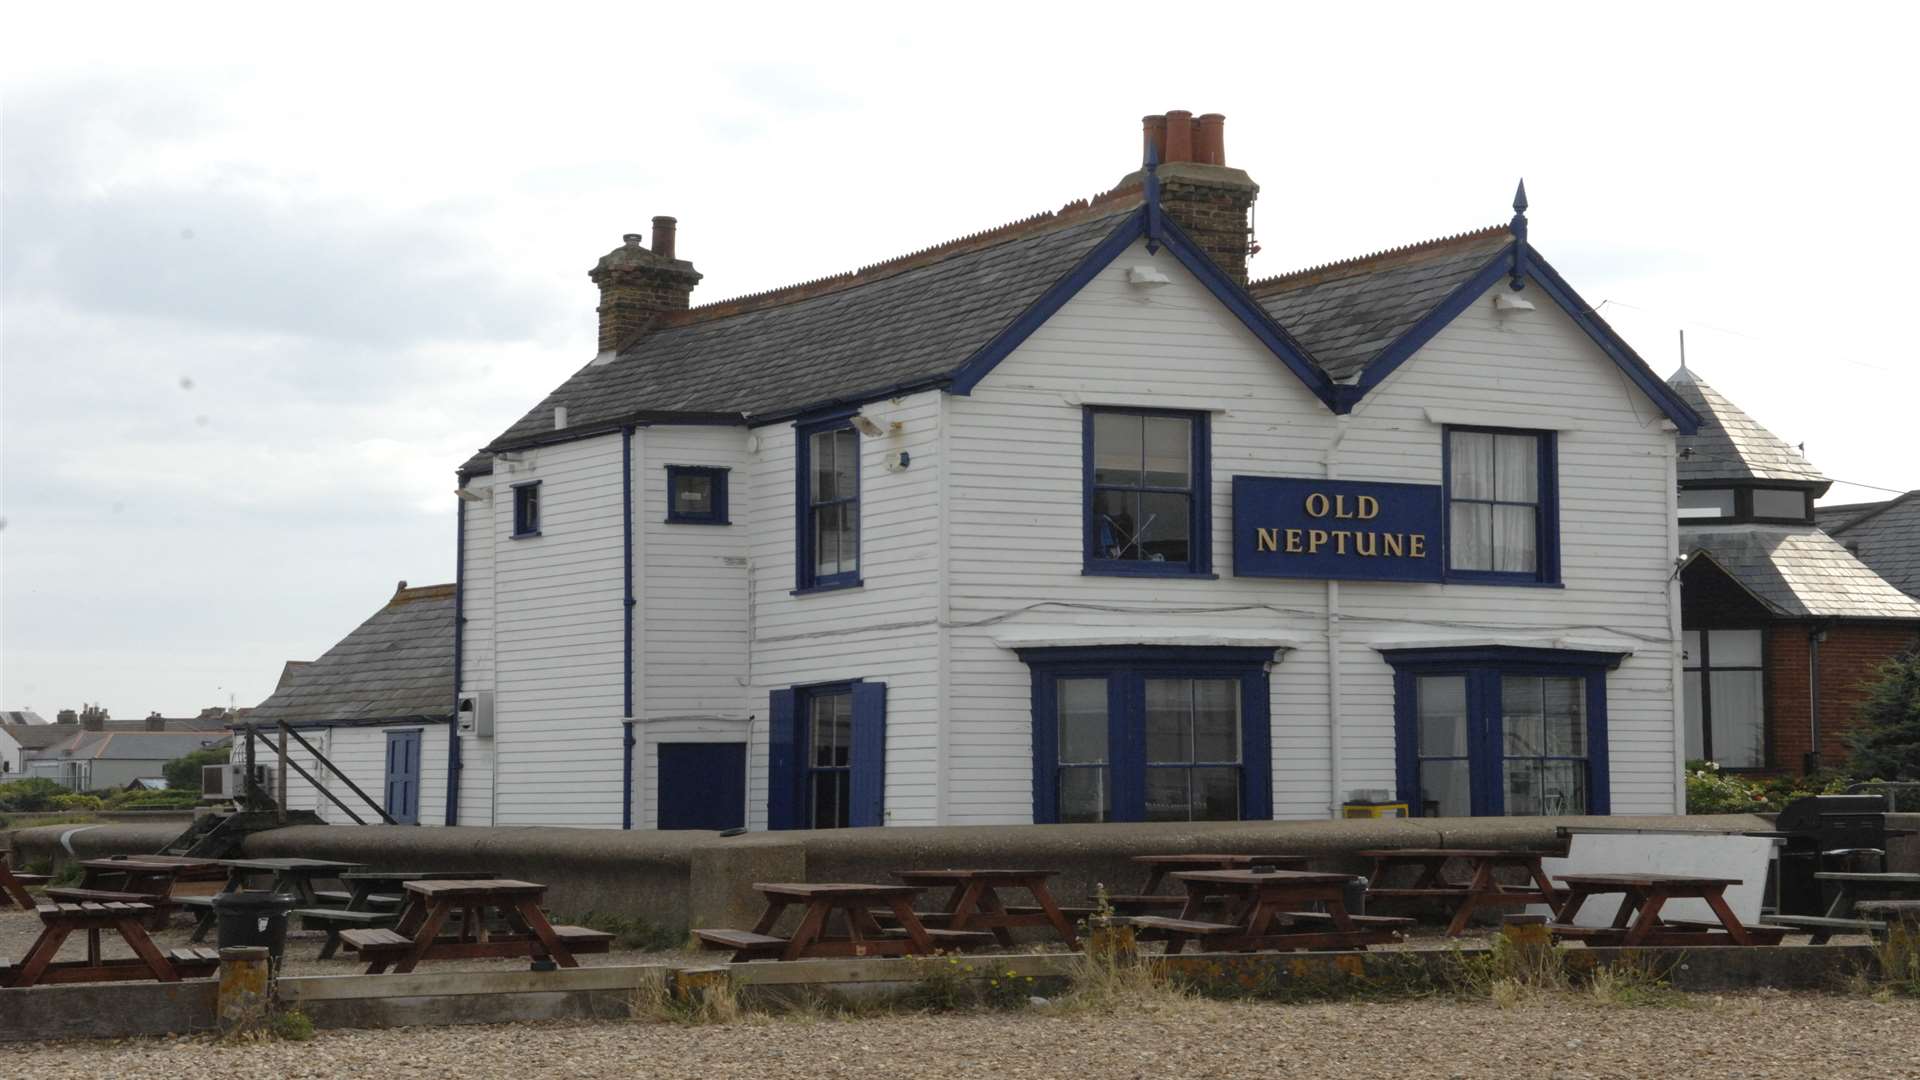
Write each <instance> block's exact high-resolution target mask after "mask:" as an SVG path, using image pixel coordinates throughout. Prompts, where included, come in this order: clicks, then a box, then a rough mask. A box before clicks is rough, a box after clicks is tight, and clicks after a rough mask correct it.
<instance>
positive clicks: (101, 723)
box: [80, 705, 107, 731]
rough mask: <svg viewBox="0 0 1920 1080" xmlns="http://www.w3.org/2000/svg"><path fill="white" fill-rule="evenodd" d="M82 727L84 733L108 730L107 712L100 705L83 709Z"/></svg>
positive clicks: (81, 713) (81, 714) (81, 711)
mask: <svg viewBox="0 0 1920 1080" xmlns="http://www.w3.org/2000/svg"><path fill="white" fill-rule="evenodd" d="M80 727H81V729H82V730H84V731H105V730H107V710H105V709H103V708H101V707H100V706H98V705H89V706H87V707H86V708H84V709H81V710H80Z"/></svg>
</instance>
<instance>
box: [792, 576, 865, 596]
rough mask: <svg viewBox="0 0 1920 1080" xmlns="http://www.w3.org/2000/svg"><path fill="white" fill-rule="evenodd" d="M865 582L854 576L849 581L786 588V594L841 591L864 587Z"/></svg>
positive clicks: (802, 594) (805, 594) (808, 594)
mask: <svg viewBox="0 0 1920 1080" xmlns="http://www.w3.org/2000/svg"><path fill="white" fill-rule="evenodd" d="M835 576H836V577H837V576H839V575H835ZM866 584H867V583H866V581H865V580H863V579H861V578H857V577H856V578H854V579H852V580H851V581H834V582H829V583H828V584H825V585H809V586H807V587H806V588H804V589H788V590H787V595H788V596H813V595H816V594H818V593H828V592H843V591H845V590H847V589H860V588H865V587H866Z"/></svg>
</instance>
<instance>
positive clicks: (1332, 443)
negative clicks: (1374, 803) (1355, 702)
mask: <svg viewBox="0 0 1920 1080" xmlns="http://www.w3.org/2000/svg"><path fill="white" fill-rule="evenodd" d="M1346 437H1347V418H1346V417H1345V416H1339V415H1337V416H1335V417H1334V418H1333V437H1332V438H1330V439H1328V440H1327V463H1326V468H1327V472H1326V475H1327V479H1329V480H1338V479H1339V478H1340V465H1339V461H1338V456H1339V452H1340V442H1341V440H1343V439H1345V438H1346ZM1340 699H1341V693H1340V583H1339V582H1338V581H1333V580H1329V581H1328V582H1327V813H1328V816H1329V817H1332V818H1335V819H1338V818H1339V817H1340V816H1341V814H1342V813H1343V812H1344V810H1343V808H1342V806H1341V805H1340V801H1341V800H1340V789H1341V784H1342V782H1343V773H1344V771H1345V770H1344V769H1343V762H1342V759H1341V754H1340V727H1341V722H1340V712H1341V710H1340V705H1341V700H1340ZM1268 752H1269V753H1271V752H1272V751H1271V750H1269V751H1268Z"/></svg>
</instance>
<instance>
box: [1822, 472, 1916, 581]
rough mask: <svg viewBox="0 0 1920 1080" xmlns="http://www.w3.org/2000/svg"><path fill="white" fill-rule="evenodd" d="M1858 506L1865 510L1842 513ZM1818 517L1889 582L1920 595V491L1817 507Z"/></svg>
mask: <svg viewBox="0 0 1920 1080" xmlns="http://www.w3.org/2000/svg"><path fill="white" fill-rule="evenodd" d="M1856 509H1860V510H1863V511H1864V512H1860V513H1846V514H1842V513H1840V511H1853V510H1856ZM1814 518H1815V519H1816V520H1818V521H1819V522H1820V525H1821V527H1822V528H1824V529H1826V530H1827V534H1828V535H1829V536H1832V537H1833V538H1834V539H1835V540H1838V541H1839V542H1840V544H1841V546H1843V547H1845V548H1846V549H1847V550H1848V551H1851V552H1853V553H1854V555H1855V556H1857V557H1858V558H1859V559H1860V561H1861V562H1863V563H1866V564H1867V565H1868V566H1870V567H1872V568H1873V571H1874V573H1876V574H1879V575H1880V576H1881V577H1882V578H1885V579H1886V581H1887V583H1888V584H1889V585H1892V586H1893V587H1894V588H1896V589H1899V590H1900V591H1901V592H1904V593H1906V594H1907V595H1908V596H1913V597H1920V491H1909V492H1907V493H1906V494H1905V495H1902V496H1900V497H1898V498H1894V499H1888V500H1887V501H1885V502H1882V503H1868V504H1865V505H1864V507H1861V506H1852V507H1815V508H1814ZM1830 519H1831V520H1832V524H1829V521H1830Z"/></svg>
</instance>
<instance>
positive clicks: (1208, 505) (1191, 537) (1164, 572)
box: [1080, 405, 1218, 578]
mask: <svg viewBox="0 0 1920 1080" xmlns="http://www.w3.org/2000/svg"><path fill="white" fill-rule="evenodd" d="M1099 413H1119V414H1122V415H1126V416H1175V417H1179V418H1180V419H1182V420H1187V421H1189V422H1190V423H1191V425H1192V426H1191V437H1190V441H1189V444H1188V448H1187V453H1188V455H1189V458H1190V461H1191V463H1192V467H1193V475H1192V477H1191V478H1190V483H1191V485H1192V488H1191V490H1190V492H1189V495H1190V496H1191V501H1190V502H1189V504H1188V513H1189V516H1188V534H1187V561H1186V562H1184V563H1166V562H1149V561H1146V560H1142V559H1096V558H1094V557H1093V545H1094V537H1095V536H1096V535H1097V534H1098V525H1097V524H1096V523H1095V521H1094V516H1093V495H1094V483H1093V427H1094V424H1093V419H1094V417H1095V416H1096V415H1097V414H1099ZM1210 420H1211V418H1210V417H1209V416H1208V414H1206V413H1204V412H1190V411H1187V410H1182V409H1140V408H1131V407H1121V406H1104V405H1089V406H1086V407H1085V408H1083V409H1081V410H1080V562H1081V570H1080V572H1081V573H1082V574H1083V575H1100V576H1107V575H1111V576H1116V577H1204V578H1214V577H1218V575H1217V574H1215V573H1214V572H1213V468H1212V458H1213V439H1212V434H1211V425H1210Z"/></svg>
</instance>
